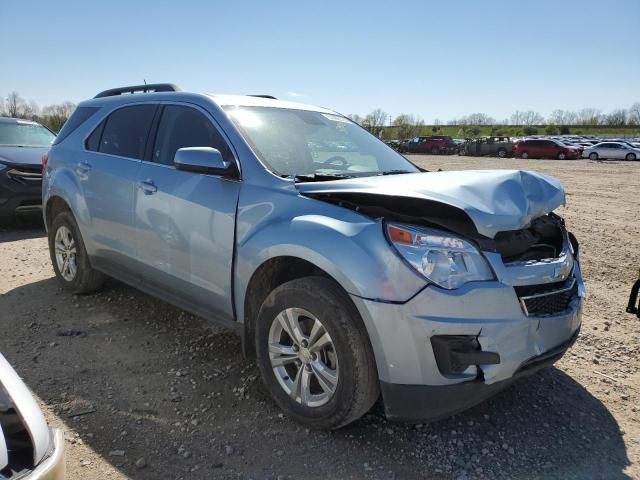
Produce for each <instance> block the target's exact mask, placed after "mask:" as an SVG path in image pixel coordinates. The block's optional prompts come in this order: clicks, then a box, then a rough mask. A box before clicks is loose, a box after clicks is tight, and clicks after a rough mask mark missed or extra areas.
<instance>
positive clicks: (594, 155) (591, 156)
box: [589, 152, 598, 160]
mask: <svg viewBox="0 0 640 480" xmlns="http://www.w3.org/2000/svg"><path fill="white" fill-rule="evenodd" d="M589 159H590V160H598V154H597V153H596V152H591V153H590V154H589Z"/></svg>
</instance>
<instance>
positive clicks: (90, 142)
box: [84, 120, 106, 152]
mask: <svg viewBox="0 0 640 480" xmlns="http://www.w3.org/2000/svg"><path fill="white" fill-rule="evenodd" d="M105 122H106V120H103V121H102V122H100V125H98V126H97V127H96V128H95V129H94V130H93V132H91V135H89V137H88V138H87V140H86V141H85V143H84V146H85V147H86V149H87V150H90V151H92V152H97V151H98V148H100V137H102V131H103V130H104V124H105Z"/></svg>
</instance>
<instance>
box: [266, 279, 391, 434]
mask: <svg viewBox="0 0 640 480" xmlns="http://www.w3.org/2000/svg"><path fill="white" fill-rule="evenodd" d="M318 325H319V326H318ZM316 328H317V330H316ZM314 331H315V332H316V333H315V334H314ZM318 332H320V333H318ZM314 339H315V341H314ZM322 339H325V341H324V346H323V347H321V348H322V349H319V348H318V345H319V344H321V343H323V342H321V341H320V340H322ZM255 340H256V353H257V359H258V365H259V367H260V372H261V374H262V379H263V381H264V383H265V386H266V388H267V390H268V391H269V393H270V394H271V396H272V397H273V399H274V400H275V402H276V403H277V404H278V406H279V407H280V408H281V409H282V410H284V411H285V412H286V413H287V414H288V415H290V416H291V417H292V418H294V419H295V420H297V421H298V422H300V423H302V424H304V425H306V426H309V427H312V428H317V429H324V430H333V429H336V428H340V427H342V426H344V425H347V424H349V423H351V422H353V421H355V420H357V419H358V418H360V417H361V416H362V415H364V414H365V413H366V412H367V411H369V409H370V408H371V407H372V406H373V404H374V403H375V401H376V400H377V398H378V396H379V384H378V377H377V372H376V365H375V359H374V356H373V351H372V349H371V345H370V343H369V337H368V335H367V331H366V329H365V327H364V324H363V323H362V320H361V318H360V315H359V313H358V311H357V310H356V308H355V307H354V305H353V303H351V300H350V299H349V297H348V296H347V295H346V294H345V293H344V291H342V289H341V288H340V287H339V286H338V285H337V284H336V283H335V282H333V281H332V280H330V279H327V278H324V277H305V278H301V279H297V280H292V281H290V282H287V283H285V284H283V285H280V286H279V287H277V288H276V289H275V290H273V291H272V292H271V293H270V294H269V296H268V297H267V299H266V300H265V301H264V303H263V304H262V307H261V308H260V312H259V313H258V318H257V324H256V338H255ZM307 347H308V348H307ZM325 349H326V350H325ZM323 372H329V373H330V374H331V376H330V377H326V376H325V375H323V374H322V373H323ZM299 377H300V379H301V380H298V378H299ZM327 379H328V380H327ZM321 382H324V386H323V383H321Z"/></svg>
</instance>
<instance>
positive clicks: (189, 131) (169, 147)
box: [153, 105, 234, 165]
mask: <svg viewBox="0 0 640 480" xmlns="http://www.w3.org/2000/svg"><path fill="white" fill-rule="evenodd" d="M185 147H212V148H215V149H217V150H219V151H220V153H221V154H222V158H224V159H225V160H226V161H228V162H233V161H234V160H233V155H232V154H231V150H230V148H229V146H228V145H227V142H226V141H225V140H224V138H222V135H221V134H220V132H218V129H217V128H216V127H215V126H214V125H213V124H212V123H211V121H210V120H209V119H208V118H207V117H206V116H205V115H204V114H203V113H201V112H199V111H198V110H196V109H195V108H191V107H182V106H177V105H167V106H166V107H164V110H163V112H162V117H161V118H160V124H159V125H158V134H157V136H156V143H155V146H154V149H153V161H154V162H156V163H161V164H163V165H173V158H174V157H175V155H176V152H177V151H178V149H179V148H185Z"/></svg>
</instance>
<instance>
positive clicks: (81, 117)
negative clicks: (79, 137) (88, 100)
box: [53, 107, 100, 145]
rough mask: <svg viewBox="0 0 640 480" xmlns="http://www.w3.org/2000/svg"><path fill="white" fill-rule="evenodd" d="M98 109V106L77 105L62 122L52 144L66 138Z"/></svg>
mask: <svg viewBox="0 0 640 480" xmlns="http://www.w3.org/2000/svg"><path fill="white" fill-rule="evenodd" d="M98 110H100V107H78V108H76V109H75V110H74V111H73V113H72V114H71V116H70V117H69V118H68V119H67V121H66V122H64V125H63V126H62V128H61V129H60V132H59V133H58V136H57V137H56V140H55V141H54V142H53V144H54V145H57V144H58V143H60V142H61V141H62V140H64V139H65V138H67V137H68V136H69V135H71V133H73V131H74V130H75V129H76V128H78V127H79V126H80V125H82V124H83V123H84V122H85V121H87V120H88V119H89V118H90V117H91V116H92V115H93V114H94V113H96V112H97V111H98Z"/></svg>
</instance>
